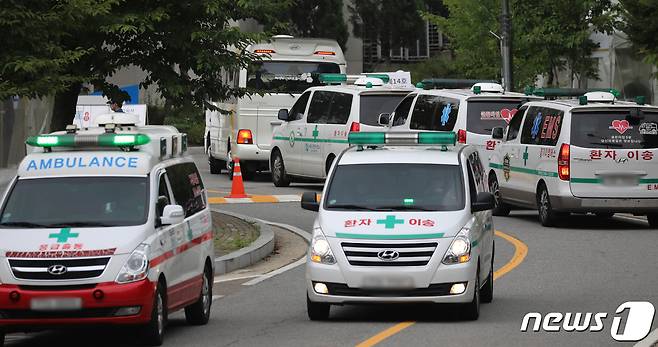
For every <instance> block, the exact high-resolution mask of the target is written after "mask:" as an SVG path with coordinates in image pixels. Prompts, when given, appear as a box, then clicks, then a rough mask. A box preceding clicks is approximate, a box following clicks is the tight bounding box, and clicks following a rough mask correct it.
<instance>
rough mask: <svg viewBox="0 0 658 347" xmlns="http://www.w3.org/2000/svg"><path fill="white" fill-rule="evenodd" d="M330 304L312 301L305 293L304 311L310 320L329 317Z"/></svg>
mask: <svg viewBox="0 0 658 347" xmlns="http://www.w3.org/2000/svg"><path fill="white" fill-rule="evenodd" d="M330 309H331V306H330V305H329V304H326V303H322V302H313V301H311V299H309V298H308V295H306V312H307V313H308V318H309V319H310V320H327V319H329V310H330Z"/></svg>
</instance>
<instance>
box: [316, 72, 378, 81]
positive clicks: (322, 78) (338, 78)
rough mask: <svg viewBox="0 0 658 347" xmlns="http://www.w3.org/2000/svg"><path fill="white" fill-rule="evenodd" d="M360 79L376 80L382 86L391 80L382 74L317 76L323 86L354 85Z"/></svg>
mask: <svg viewBox="0 0 658 347" xmlns="http://www.w3.org/2000/svg"><path fill="white" fill-rule="evenodd" d="M362 78H378V79H380V80H381V81H382V82H383V84H386V83H388V82H389V81H390V80H391V78H390V76H389V75H387V74H384V73H364V74H361V75H346V74H341V73H321V74H320V75H319V76H318V80H319V81H320V83H324V84H348V83H355V82H356V81H358V80H360V79H362Z"/></svg>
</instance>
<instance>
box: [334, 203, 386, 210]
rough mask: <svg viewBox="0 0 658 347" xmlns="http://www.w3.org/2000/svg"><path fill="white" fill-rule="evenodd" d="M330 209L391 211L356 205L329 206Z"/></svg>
mask: <svg viewBox="0 0 658 347" xmlns="http://www.w3.org/2000/svg"><path fill="white" fill-rule="evenodd" d="M328 207H329V208H344V209H349V210H362V211H390V209H379V208H374V207H370V206H363V205H356V204H338V205H329V206H328Z"/></svg>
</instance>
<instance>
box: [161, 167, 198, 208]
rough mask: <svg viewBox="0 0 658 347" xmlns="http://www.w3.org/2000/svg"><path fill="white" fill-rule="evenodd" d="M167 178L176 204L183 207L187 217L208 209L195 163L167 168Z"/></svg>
mask: <svg viewBox="0 0 658 347" xmlns="http://www.w3.org/2000/svg"><path fill="white" fill-rule="evenodd" d="M167 176H168V177H169V182H170V183H171V191H172V192H173V193H174V198H175V199H176V203H177V204H179V205H181V206H183V210H185V216H186V217H189V216H191V215H193V214H195V213H197V212H199V211H201V210H203V209H204V208H206V199H205V195H204V188H203V182H202V181H201V175H200V174H199V170H198V169H197V168H196V165H194V164H193V163H184V164H177V165H174V166H172V167H169V168H167Z"/></svg>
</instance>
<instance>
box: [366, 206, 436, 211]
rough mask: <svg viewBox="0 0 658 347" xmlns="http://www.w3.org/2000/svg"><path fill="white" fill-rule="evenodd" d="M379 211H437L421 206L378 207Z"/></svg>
mask: <svg viewBox="0 0 658 347" xmlns="http://www.w3.org/2000/svg"><path fill="white" fill-rule="evenodd" d="M376 208H377V209H378V210H379V209H388V210H391V211H403V210H404V211H435V210H432V209H429V208H425V207H420V206H405V205H390V206H377V207H376Z"/></svg>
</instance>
